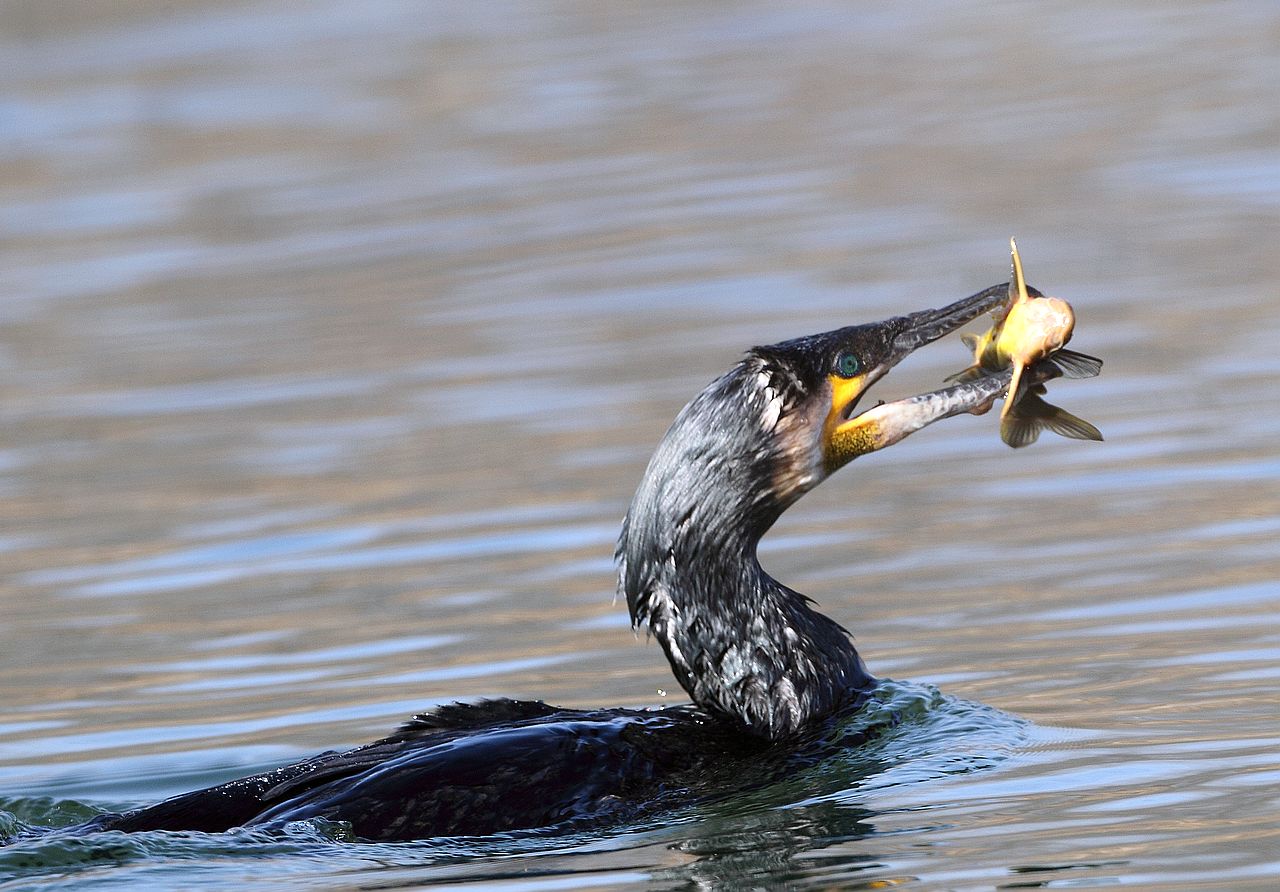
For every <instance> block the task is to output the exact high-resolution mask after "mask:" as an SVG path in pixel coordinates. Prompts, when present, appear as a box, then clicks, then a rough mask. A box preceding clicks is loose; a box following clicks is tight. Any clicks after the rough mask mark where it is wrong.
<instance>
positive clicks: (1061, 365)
mask: <svg viewBox="0 0 1280 892" xmlns="http://www.w3.org/2000/svg"><path fill="white" fill-rule="evenodd" d="M1048 359H1049V362H1051V363H1053V364H1054V365H1055V366H1057V368H1058V370H1059V371H1060V372H1062V377H1064V378H1096V377H1098V373H1099V372H1101V371H1102V360H1101V359H1098V357H1096V356H1090V355H1089V354H1087V353H1079V352H1077V351H1075V350H1068V349H1066V348H1065V347H1064V348H1063V349H1061V350H1058V351H1057V352H1056V353H1054V354H1053V355H1052V356H1050V357H1049V358H1048Z"/></svg>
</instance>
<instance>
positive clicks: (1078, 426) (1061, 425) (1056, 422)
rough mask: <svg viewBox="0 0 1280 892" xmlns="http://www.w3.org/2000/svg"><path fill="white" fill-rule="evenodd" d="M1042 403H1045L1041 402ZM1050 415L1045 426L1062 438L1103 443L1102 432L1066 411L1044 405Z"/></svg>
mask: <svg viewBox="0 0 1280 892" xmlns="http://www.w3.org/2000/svg"><path fill="white" fill-rule="evenodd" d="M1040 402H1042V403H1043V402H1044V400H1041V401H1040ZM1044 405H1045V408H1046V409H1048V410H1049V413H1048V414H1047V415H1045V418H1044V426H1045V427H1047V428H1048V429H1049V430H1051V431H1053V432H1054V433H1055V434H1057V435H1058V436H1060V437H1066V438H1067V439H1069V440H1093V441H1094V442H1097V443H1101V442H1102V431H1100V430H1098V429H1097V428H1096V427H1094V426H1093V425H1092V424H1090V423H1089V422H1087V421H1085V420H1084V419H1083V418H1080V417H1079V416H1076V415H1072V414H1071V413H1070V412H1068V411H1067V410H1066V409H1061V408H1059V407H1057V406H1051V405H1049V403H1044Z"/></svg>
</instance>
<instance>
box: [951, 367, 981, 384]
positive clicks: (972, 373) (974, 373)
mask: <svg viewBox="0 0 1280 892" xmlns="http://www.w3.org/2000/svg"><path fill="white" fill-rule="evenodd" d="M980 377H982V366H980V365H977V364H974V365H971V366H969V367H968V368H967V369H961V370H960V371H958V372H956V373H955V374H954V375H947V377H945V378H943V379H942V380H943V381H972V380H973V379H974V378H980Z"/></svg>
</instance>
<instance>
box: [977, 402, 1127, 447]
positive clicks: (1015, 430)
mask: <svg viewBox="0 0 1280 892" xmlns="http://www.w3.org/2000/svg"><path fill="white" fill-rule="evenodd" d="M1046 428H1048V429H1049V430H1051V431H1053V432H1054V433H1055V434H1057V435H1058V436H1060V437H1067V438H1068V439H1071V440H1096V441H1100V440H1101V439H1102V432H1101V431H1099V430H1098V429H1097V428H1096V427H1094V426H1093V425H1092V424H1090V423H1089V422H1087V421H1085V420H1084V419H1083V418H1079V417H1077V416H1075V415H1072V414H1071V413H1070V412H1068V411H1067V410H1066V409H1062V408H1060V407H1058V406H1055V405H1053V404H1051V403H1048V402H1046V401H1045V400H1042V399H1041V398H1040V396H1039V394H1037V393H1028V394H1026V395H1025V396H1024V397H1023V398H1022V399H1020V400H1018V402H1017V405H1016V406H1015V407H1014V409H1013V410H1012V411H1011V412H1010V413H1009V414H1008V415H1007V416H1005V417H1004V418H1001V419H1000V439H1002V440H1004V442H1005V443H1006V444H1007V445H1009V446H1011V447H1012V448H1014V449H1021V448H1022V447H1023V446H1030V445H1031V444H1032V443H1034V442H1035V441H1036V440H1037V439H1039V438H1040V432H1041V431H1043V430H1045V429H1046Z"/></svg>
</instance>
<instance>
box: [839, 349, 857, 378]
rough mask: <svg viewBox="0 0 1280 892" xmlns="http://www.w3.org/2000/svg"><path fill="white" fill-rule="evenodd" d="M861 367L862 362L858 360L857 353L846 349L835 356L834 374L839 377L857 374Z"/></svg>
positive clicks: (850, 376) (849, 376)
mask: <svg viewBox="0 0 1280 892" xmlns="http://www.w3.org/2000/svg"><path fill="white" fill-rule="evenodd" d="M861 367H862V363H860V362H858V357H857V354H854V353H850V352H848V351H847V350H846V351H845V352H844V353H841V354H840V355H839V356H837V357H836V374H838V375H839V376H840V377H841V378H852V377H853V376H854V375H856V374H858V369H859V368H861Z"/></svg>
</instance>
